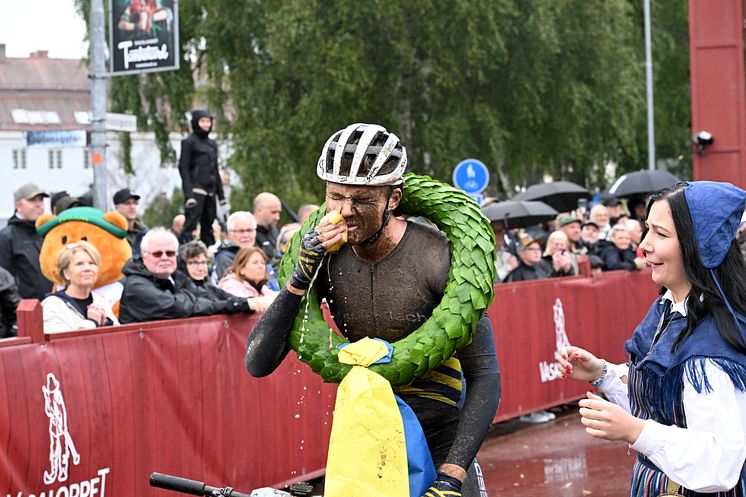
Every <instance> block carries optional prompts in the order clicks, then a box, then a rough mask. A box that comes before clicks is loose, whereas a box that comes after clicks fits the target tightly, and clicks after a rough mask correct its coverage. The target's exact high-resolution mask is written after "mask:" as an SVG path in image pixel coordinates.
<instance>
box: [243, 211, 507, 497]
mask: <svg viewBox="0 0 746 497" xmlns="http://www.w3.org/2000/svg"><path fill="white" fill-rule="evenodd" d="M449 268H450V254H449V249H448V239H447V238H446V237H445V236H444V235H443V234H442V233H441V232H439V231H437V230H436V229H434V228H430V227H428V226H425V225H422V224H418V223H412V222H408V223H407V229H406V231H405V233H404V235H403V237H402V239H401V240H400V242H399V244H398V245H397V247H396V248H395V249H394V250H393V251H392V252H391V253H390V254H389V255H388V256H386V257H385V258H383V259H381V260H380V261H377V262H374V263H371V262H368V261H365V260H363V259H360V258H359V257H357V256H356V255H355V253H354V251H353V249H352V247H351V246H344V247H343V248H342V249H341V250H340V251H339V252H337V253H335V254H331V255H327V256H326V257H325V260H324V262H323V265H322V267H321V271H320V273H319V276H318V278H317V281H316V282H315V283H314V284H315V285H317V290H318V295H319V299H321V298H323V297H325V298H327V300H328V301H329V306H330V308H331V311H332V314H333V315H334V319H335V322H336V324H337V326H338V327H339V329H340V331H342V333H343V334H345V335H346V336H347V337H348V338H349V339H350V340H351V341H356V340H359V339H361V338H363V337H366V336H368V337H377V338H383V339H385V340H387V341H389V342H395V341H397V340H400V339H401V338H404V337H406V336H407V335H409V334H410V333H412V332H414V331H415V330H416V329H417V328H419V327H420V326H421V325H422V323H423V322H424V321H425V320H427V318H429V317H430V315H431V314H432V310H433V309H434V308H435V306H437V305H438V303H439V302H440V300H441V298H442V296H443V293H444V291H445V287H446V284H447V281H448V270H449ZM300 301H301V297H299V296H297V295H294V294H291V293H290V292H288V291H287V290H285V289H283V291H282V292H280V295H278V297H277V299H276V300H275V302H274V303H273V304H272V305H271V306H270V308H269V309H268V311H267V312H266V313H265V314H264V316H262V318H261V319H260V320H259V321H258V322H257V324H256V325H255V326H254V329H253V331H252V333H251V336H250V338H249V342H248V345H247V351H246V367H247V368H248V370H249V372H250V373H251V374H252V375H255V376H264V375H267V374H269V373H271V372H272V371H274V369H275V368H276V367H277V366H278V365H279V364H280V362H281V361H282V359H283V358H284V356H285V354H287V352H288V350H289V346H288V344H287V338H288V334H289V330H290V328H291V326H292V323H293V321H294V318H295V314H296V313H297V312H298V309H299V306H300ZM462 380H464V381H463V382H462ZM463 383H465V384H466V392H465V395H464V393H463V392H462V385H463ZM395 391H396V393H397V394H399V395H400V396H401V397H402V398H403V399H404V400H405V401H406V402H407V403H409V404H410V406H411V407H412V410H413V411H414V412H415V414H416V415H417V417H418V419H419V420H420V423H421V424H422V427H423V430H424V431H425V435H426V437H427V439H428V445H429V447H430V450H431V453H432V454H433V460H434V462H435V463H436V465H439V464H442V463H451V464H456V465H458V466H460V467H462V468H469V466H470V464H471V462H472V460H473V459H474V457H475V455H476V453H477V451H478V450H479V447H480V446H481V444H482V441H483V439H484V436H485V434H486V433H487V430H488V429H489V425H490V422H491V421H492V419H493V417H494V415H495V411H496V409H497V405H498V402H499V399H500V373H499V369H498V365H497V357H496V355H495V344H494V338H493V335H492V329H491V327H490V323H489V320H488V319H487V318H486V317H485V318H484V319H482V320H481V321H480V322H479V325H478V327H477V331H476V332H475V333H474V334H473V336H472V341H471V343H470V344H469V345H467V346H465V347H463V348H462V349H460V350H459V351H457V354H456V356H455V358H454V359H451V360H448V361H444V363H443V364H441V365H440V366H438V367H437V368H436V369H434V370H433V371H431V372H430V373H428V374H426V375H425V376H423V377H422V378H420V379H418V380H416V381H415V382H414V383H413V384H412V385H408V386H402V387H395ZM461 403H462V404H463V406H462V407H461V408H460V409H459V408H458V407H457V404H461ZM464 495H468V494H467V493H464Z"/></svg>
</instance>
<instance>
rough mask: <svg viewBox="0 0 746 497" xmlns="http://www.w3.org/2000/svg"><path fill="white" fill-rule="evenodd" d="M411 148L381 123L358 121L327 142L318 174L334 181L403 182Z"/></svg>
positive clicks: (362, 182)
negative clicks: (404, 144)
mask: <svg viewBox="0 0 746 497" xmlns="http://www.w3.org/2000/svg"><path fill="white" fill-rule="evenodd" d="M406 168H407V151H406V149H405V148H404V146H403V145H402V144H401V142H400V141H399V138H398V137H397V136H396V135H395V134H393V133H389V132H388V131H386V128H384V127H383V126H378V125H377V124H364V123H355V124H350V125H349V126H347V127H346V128H345V129H342V130H340V131H337V132H336V133H334V134H333V135H332V136H330V137H329V139H328V140H327V141H326V144H324V149H323V150H322V151H321V156H320V157H319V163H318V165H317V166H316V174H318V176H319V178H321V179H323V180H325V181H331V182H332V183H344V184H348V185H367V186H394V185H400V184H402V182H403V180H402V174H404V170H405V169H406Z"/></svg>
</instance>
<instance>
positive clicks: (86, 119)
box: [73, 110, 91, 124]
mask: <svg viewBox="0 0 746 497" xmlns="http://www.w3.org/2000/svg"><path fill="white" fill-rule="evenodd" d="M73 115H74V116H75V122H77V123H78V124H91V113H90V112H88V111H84V110H76V111H75V112H73Z"/></svg>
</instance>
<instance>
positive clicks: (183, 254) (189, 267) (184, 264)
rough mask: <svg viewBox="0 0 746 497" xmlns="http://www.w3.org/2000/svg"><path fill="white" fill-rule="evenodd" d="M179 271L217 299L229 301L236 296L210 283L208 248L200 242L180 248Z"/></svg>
mask: <svg viewBox="0 0 746 497" xmlns="http://www.w3.org/2000/svg"><path fill="white" fill-rule="evenodd" d="M179 269H180V270H181V272H183V273H184V274H186V275H187V276H189V279H190V280H192V283H194V285H195V286H196V287H198V288H201V289H203V290H205V291H206V292H207V293H208V294H209V295H210V296H212V297H213V298H215V299H222V300H228V299H233V298H235V296H234V295H232V294H230V293H228V292H226V291H225V290H223V289H222V288H218V287H217V286H215V285H213V284H212V281H210V276H209V273H210V270H209V269H210V257H209V253H208V250H207V246H205V244H204V243H202V242H201V241H199V240H192V241H191V242H189V243H186V244H184V245H182V246H181V247H179Z"/></svg>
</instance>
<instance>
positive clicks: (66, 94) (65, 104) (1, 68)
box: [0, 44, 91, 131]
mask: <svg viewBox="0 0 746 497" xmlns="http://www.w3.org/2000/svg"><path fill="white" fill-rule="evenodd" d="M90 88H91V83H90V80H89V79H88V68H87V67H86V66H85V64H84V62H83V61H82V60H79V59H50V58H49V57H48V56H47V52H36V53H34V54H32V55H31V57H27V58H9V57H6V56H5V46H4V45H1V44H0V130H2V131H30V130H60V129H88V128H89V127H90V126H89V125H88V124H87V122H86V121H87V119H86V115H87V114H88V113H90V110H91V94H90ZM14 111H16V112H15V113H14ZM76 112H78V113H79V114H78V116H77V118H76V114H75V113H76Z"/></svg>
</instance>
